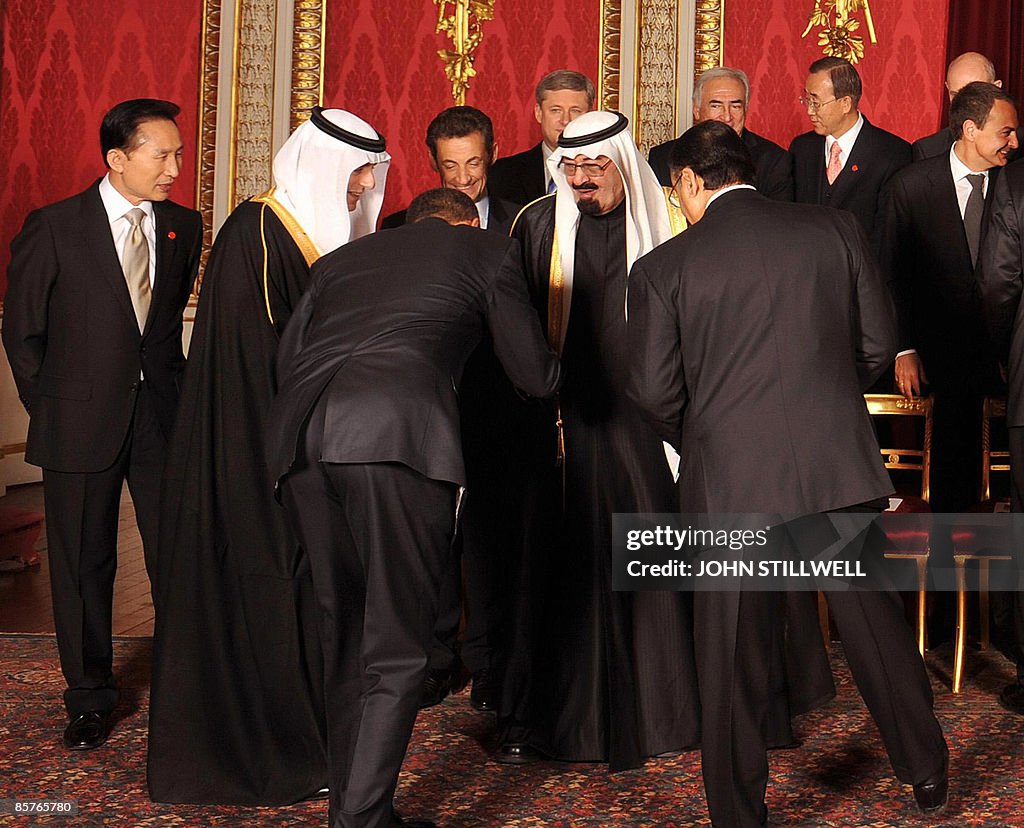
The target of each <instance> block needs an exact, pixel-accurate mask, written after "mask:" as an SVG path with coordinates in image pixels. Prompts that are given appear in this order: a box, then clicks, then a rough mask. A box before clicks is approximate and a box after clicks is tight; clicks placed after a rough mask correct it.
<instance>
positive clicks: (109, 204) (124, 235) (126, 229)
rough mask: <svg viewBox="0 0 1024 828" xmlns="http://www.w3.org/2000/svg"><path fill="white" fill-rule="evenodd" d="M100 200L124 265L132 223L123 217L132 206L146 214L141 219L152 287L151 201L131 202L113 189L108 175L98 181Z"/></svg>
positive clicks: (153, 232)
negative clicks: (147, 246) (125, 250)
mask: <svg viewBox="0 0 1024 828" xmlns="http://www.w3.org/2000/svg"><path fill="white" fill-rule="evenodd" d="M100 200H101V201H102V202H103V209H104V210H106V211H107V221H109V222H110V235H111V236H113V237H114V248H115V249H116V250H117V260H118V261H119V262H120V263H121V267H122V268H123V267H124V246H125V242H127V241H128V234H129V233H131V231H132V224H131V222H130V221H128V219H126V218H125V213H127V212H128V211H129V210H131V209H132V208H133V207H138V208H139V209H140V210H142V212H144V213H145V214H146V218H144V219H143V220H142V232H143V233H144V234H145V236H146V241H148V242H149V287H150V289H152V288H153V287H154V286H155V284H156V222H155V220H154V218H153V202H151V201H143V202H141V203H140V204H132V203H131V202H130V201H129V200H128V199H127V198H125V197H124V196H123V195H121V194H120V193H119V192H118V191H117V190H115V189H114V185H113V184H111V183H110V176H109V175H105V176H103V180H102V181H101V182H100Z"/></svg>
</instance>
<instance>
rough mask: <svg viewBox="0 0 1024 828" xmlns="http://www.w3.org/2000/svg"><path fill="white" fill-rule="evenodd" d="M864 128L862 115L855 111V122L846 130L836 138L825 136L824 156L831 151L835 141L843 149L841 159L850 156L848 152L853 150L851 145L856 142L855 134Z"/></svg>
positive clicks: (858, 133) (844, 159)
mask: <svg viewBox="0 0 1024 828" xmlns="http://www.w3.org/2000/svg"><path fill="white" fill-rule="evenodd" d="M863 128H864V116H863V115H861V114H860V112H858V113H857V122H856V123H855V124H854V125H853V126H852V127H850V128H849V129H848V130H846V132H844V133H843V134H842V135H840V136H839V137H838V138H833V137H832V136H831V135H826V136H825V157H826V158H827V157H828V155H829V153H831V152H832V145H833V144H835V143H837V142H838V144H839V148H840V149H841V150H842V151H843V161H844V162H845V161H846V159H847V158H849V157H850V153H851V152H853V145H854V144H855V143H857V136H858V135H860V131H861V130H862V129H863Z"/></svg>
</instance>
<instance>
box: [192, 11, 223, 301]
mask: <svg viewBox="0 0 1024 828" xmlns="http://www.w3.org/2000/svg"><path fill="white" fill-rule="evenodd" d="M220 6H221V0H203V29H202V42H201V45H200V66H199V118H198V121H199V135H198V137H197V141H196V146H197V148H198V151H197V165H196V207H197V209H198V210H199V212H200V213H201V214H202V216H203V256H202V263H201V265H200V268H199V276H198V277H197V278H196V284H195V287H194V290H193V293H194V294H198V293H199V286H200V284H201V283H202V273H203V271H204V270H205V268H206V257H207V256H208V255H209V253H210V245H211V244H213V193H214V188H215V170H216V164H215V162H216V156H217V84H218V82H219V78H220V71H219V68H218V59H219V58H218V55H219V53H220V16H221V8H220Z"/></svg>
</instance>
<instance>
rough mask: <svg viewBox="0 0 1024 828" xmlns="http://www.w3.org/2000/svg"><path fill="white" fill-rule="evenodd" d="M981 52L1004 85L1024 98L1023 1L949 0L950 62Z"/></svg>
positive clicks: (948, 52)
mask: <svg viewBox="0 0 1024 828" xmlns="http://www.w3.org/2000/svg"><path fill="white" fill-rule="evenodd" d="M964 52H981V53H982V54H983V55H985V56H986V57H987V58H989V59H990V60H991V61H992V62H993V63H994V64H995V67H996V77H997V78H1002V81H1003V88H1004V89H1005V90H1007V91H1008V92H1010V94H1012V95H1013V96H1014V97H1015V98H1017V99H1018V101H1021V100H1024V0H950V4H949V38H948V40H947V47H946V57H947V62H948V61H949V60H952V59H953V58H955V57H956V56H957V55H959V54H963V53H964Z"/></svg>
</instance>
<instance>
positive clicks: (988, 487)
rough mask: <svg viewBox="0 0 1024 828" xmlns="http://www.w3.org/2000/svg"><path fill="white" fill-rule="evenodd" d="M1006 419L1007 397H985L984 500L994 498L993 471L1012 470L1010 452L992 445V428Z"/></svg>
mask: <svg viewBox="0 0 1024 828" xmlns="http://www.w3.org/2000/svg"><path fill="white" fill-rule="evenodd" d="M998 420H1002V421H1003V422H1004V423H1005V421H1006V397H985V402H984V403H983V404H982V411H981V493H980V494H981V497H980V498H979V499H980V500H982V501H985V500H990V499H991V498H992V472H1005V473H1006V474H1009V472H1010V452H1009V449H1008V448H1007V449H1003V448H1002V447H1000V448H998V449H994V448H993V447H992V430H993V425H995V421H998Z"/></svg>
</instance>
